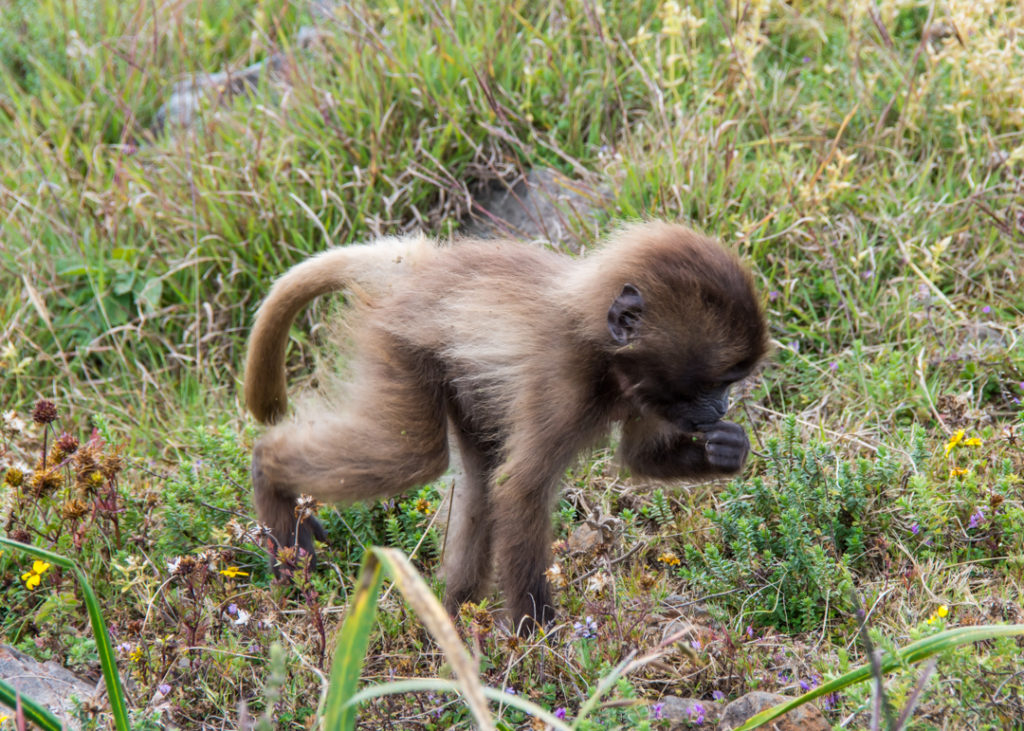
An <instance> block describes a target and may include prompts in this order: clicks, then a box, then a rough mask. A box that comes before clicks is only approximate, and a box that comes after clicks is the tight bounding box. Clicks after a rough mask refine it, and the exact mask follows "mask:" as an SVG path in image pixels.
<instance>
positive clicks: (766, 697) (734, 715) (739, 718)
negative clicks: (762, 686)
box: [718, 690, 832, 731]
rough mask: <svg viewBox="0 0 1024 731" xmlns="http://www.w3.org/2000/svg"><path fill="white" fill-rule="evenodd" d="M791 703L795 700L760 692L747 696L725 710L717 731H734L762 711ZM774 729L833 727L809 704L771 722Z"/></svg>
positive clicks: (794, 730)
mask: <svg viewBox="0 0 1024 731" xmlns="http://www.w3.org/2000/svg"><path fill="white" fill-rule="evenodd" d="M791 700H793V699H792V698H790V697H788V696H784V695H778V694H777V693H765V692H764V691H760V690H755V691H753V692H751V693H747V694H746V695H745V696H743V697H742V698H737V699H736V700H734V701H733V702H732V703H730V704H729V705H727V706H726V707H725V711H724V712H723V713H722V720H721V722H720V723H719V724H718V731H732V729H734V728H739V727H740V726H742V725H743V723H744V722H745V721H746V720H747V719H749V718H751V717H753V716H756V715H757V714H758V713H760V712H761V711H766V710H768V709H769V708H772V707H773V706H777V705H779V704H780V703H785V702H787V701H791ZM771 728H772V729H776V730H777V731H831V728H832V726H831V724H829V723H828V721H826V720H825V717H824V716H823V715H822V713H821V711H819V710H818V709H817V708H816V707H815V706H813V705H811V704H810V703H805V704H803V705H802V706H799V707H798V708H794V709H793V710H792V711H790V712H789V713H787V714H786V715H784V716H781V717H779V718H776V719H775V720H774V721H773V722H772V726H771Z"/></svg>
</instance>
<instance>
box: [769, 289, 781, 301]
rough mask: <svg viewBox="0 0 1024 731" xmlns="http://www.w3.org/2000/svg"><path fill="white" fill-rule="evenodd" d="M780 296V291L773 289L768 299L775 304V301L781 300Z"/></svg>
mask: <svg viewBox="0 0 1024 731" xmlns="http://www.w3.org/2000/svg"><path fill="white" fill-rule="evenodd" d="M779 296H780V295H779V290H777V289H773V290H772V291H771V292H769V293H768V299H769V300H770V301H771V302H774V301H775V300H777V299H778V298H779Z"/></svg>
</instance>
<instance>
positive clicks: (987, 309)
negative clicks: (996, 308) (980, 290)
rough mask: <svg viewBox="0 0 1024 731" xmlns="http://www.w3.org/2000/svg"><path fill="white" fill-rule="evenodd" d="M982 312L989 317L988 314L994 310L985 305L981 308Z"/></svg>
mask: <svg viewBox="0 0 1024 731" xmlns="http://www.w3.org/2000/svg"><path fill="white" fill-rule="evenodd" d="M981 311H982V312H984V313H985V314H986V315H987V314H988V313H990V312H991V311H992V308H991V307H989V306H988V305H985V306H984V307H982V308H981Z"/></svg>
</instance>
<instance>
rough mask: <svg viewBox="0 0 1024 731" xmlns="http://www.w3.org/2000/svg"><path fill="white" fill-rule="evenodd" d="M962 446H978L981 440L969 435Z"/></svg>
mask: <svg viewBox="0 0 1024 731" xmlns="http://www.w3.org/2000/svg"><path fill="white" fill-rule="evenodd" d="M964 446H966V447H980V446H981V440H980V439H978V437H971V438H970V439H967V440H966V441H964Z"/></svg>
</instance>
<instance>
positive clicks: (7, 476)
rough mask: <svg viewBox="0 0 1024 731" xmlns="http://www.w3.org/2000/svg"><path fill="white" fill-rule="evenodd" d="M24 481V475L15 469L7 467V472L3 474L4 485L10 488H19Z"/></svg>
mask: <svg viewBox="0 0 1024 731" xmlns="http://www.w3.org/2000/svg"><path fill="white" fill-rule="evenodd" d="M24 481H25V473H24V472H22V471H21V470H19V469H18V468H17V467H8V468H7V472H5V473H4V483H5V484H7V485H8V486H10V487H21V483H23V482H24Z"/></svg>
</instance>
